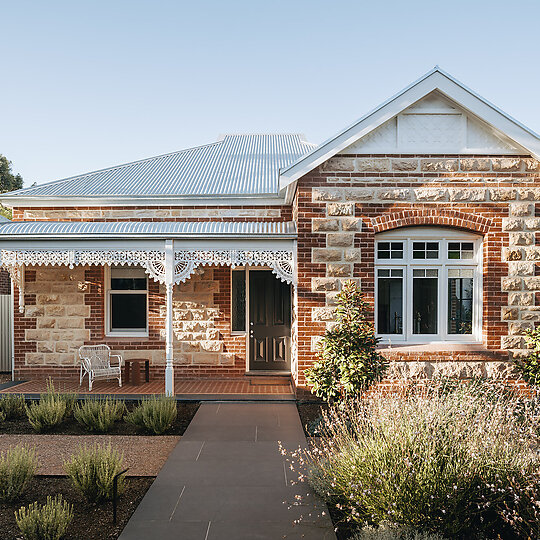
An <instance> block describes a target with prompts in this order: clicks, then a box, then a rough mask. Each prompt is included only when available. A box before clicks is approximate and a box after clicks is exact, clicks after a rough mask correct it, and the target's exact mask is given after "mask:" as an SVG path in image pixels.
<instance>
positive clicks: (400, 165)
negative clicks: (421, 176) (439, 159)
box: [392, 158, 418, 171]
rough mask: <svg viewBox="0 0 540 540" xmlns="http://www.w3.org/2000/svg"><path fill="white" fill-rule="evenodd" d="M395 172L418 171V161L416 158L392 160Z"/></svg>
mask: <svg viewBox="0 0 540 540" xmlns="http://www.w3.org/2000/svg"><path fill="white" fill-rule="evenodd" d="M392 170H393V171H417V170H418V160H417V159H414V158H410V159H409V158H397V159H392Z"/></svg>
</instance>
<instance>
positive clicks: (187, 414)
mask: <svg viewBox="0 0 540 540" xmlns="http://www.w3.org/2000/svg"><path fill="white" fill-rule="evenodd" d="M137 404H138V403H137V402H136V401H134V402H126V408H127V410H128V411H131V410H133V409H134V408H135V407H136V406H137ZM199 405H200V404H199V403H198V402H179V403H177V406H176V407H177V411H178V414H177V417H176V420H175V421H174V423H173V425H172V426H171V427H170V428H169V429H168V430H167V431H166V432H165V433H164V435H176V436H178V435H183V433H184V431H186V429H187V427H188V425H189V423H190V422H191V420H192V419H193V417H194V416H195V413H196V412H197V409H198V408H199ZM50 433H54V434H56V435H88V431H87V430H86V429H84V427H83V426H81V425H80V424H79V423H78V422H77V421H76V420H75V418H73V416H72V415H70V416H69V417H67V418H66V419H65V420H64V421H63V422H62V424H61V425H59V426H58V427H57V428H56V429H54V430H53V431H51V432H50ZM3 434H6V435H29V434H35V431H34V430H33V429H32V426H31V425H30V423H29V422H28V418H27V417H26V415H24V416H20V417H17V418H13V419H9V420H5V421H4V422H0V435H3ZM141 434H142V432H141V430H140V429H138V428H137V427H136V426H134V425H133V424H130V423H128V422H125V421H124V420H121V421H119V422H116V423H115V424H114V425H113V427H112V428H111V430H110V431H108V432H107V435H141Z"/></svg>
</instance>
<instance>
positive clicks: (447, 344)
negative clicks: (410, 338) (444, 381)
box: [377, 341, 485, 353]
mask: <svg viewBox="0 0 540 540" xmlns="http://www.w3.org/2000/svg"><path fill="white" fill-rule="evenodd" d="M377 350H392V351H398V352H399V351H401V352H404V353H405V352H436V351H444V352H473V351H484V350H485V347H484V345H483V344H482V343H481V342H478V341H472V342H469V343H463V342H455V341H437V342H433V343H379V345H378V347H377Z"/></svg>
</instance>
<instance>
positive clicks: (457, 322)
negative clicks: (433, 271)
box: [448, 270, 473, 334]
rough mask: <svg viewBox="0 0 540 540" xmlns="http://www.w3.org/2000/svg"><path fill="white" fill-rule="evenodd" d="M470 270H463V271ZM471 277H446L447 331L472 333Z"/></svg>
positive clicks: (451, 332)
mask: <svg viewBox="0 0 540 540" xmlns="http://www.w3.org/2000/svg"><path fill="white" fill-rule="evenodd" d="M468 272H470V271H467V270H465V272H464V273H468ZM472 310H473V278H472V277H449V278H448V333H449V334H472Z"/></svg>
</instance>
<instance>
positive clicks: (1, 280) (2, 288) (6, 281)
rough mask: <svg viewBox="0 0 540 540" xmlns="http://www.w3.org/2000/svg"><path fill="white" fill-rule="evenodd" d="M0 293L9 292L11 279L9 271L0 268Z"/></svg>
mask: <svg viewBox="0 0 540 540" xmlns="http://www.w3.org/2000/svg"><path fill="white" fill-rule="evenodd" d="M0 294H11V279H10V277H9V272H7V271H6V270H3V269H0Z"/></svg>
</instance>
